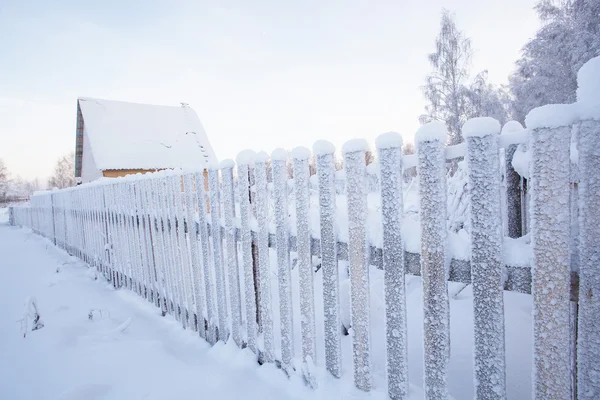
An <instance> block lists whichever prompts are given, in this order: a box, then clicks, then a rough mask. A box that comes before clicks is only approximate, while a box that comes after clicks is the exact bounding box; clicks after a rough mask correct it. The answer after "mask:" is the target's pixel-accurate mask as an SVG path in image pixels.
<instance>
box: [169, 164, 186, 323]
mask: <svg viewBox="0 0 600 400" xmlns="http://www.w3.org/2000/svg"><path fill="white" fill-rule="evenodd" d="M179 177H180V175H179V174H178V173H177V172H174V171H173V172H171V174H170V175H169V179H168V184H169V186H168V189H167V190H168V192H167V194H168V198H169V210H170V214H171V215H170V219H171V231H172V236H173V252H174V256H173V260H174V264H173V267H174V268H173V276H174V278H175V282H176V285H177V293H178V295H177V298H178V301H177V304H178V305H179V311H178V313H179V316H180V322H181V325H182V326H183V328H184V329H186V328H187V323H188V321H187V315H186V310H187V290H186V285H187V282H186V280H187V279H186V278H185V258H184V257H185V236H184V235H185V234H184V233H183V232H182V227H183V226H182V221H181V212H180V210H181V180H180V179H179Z"/></svg>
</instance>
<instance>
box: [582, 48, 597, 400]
mask: <svg viewBox="0 0 600 400" xmlns="http://www.w3.org/2000/svg"><path fill="white" fill-rule="evenodd" d="M577 82H578V85H579V87H578V89H577V107H578V112H579V116H580V118H581V119H582V121H581V124H580V127H579V134H578V140H579V143H578V145H577V147H578V151H579V164H578V166H579V249H580V262H579V321H578V328H577V335H578V337H577V374H578V376H577V391H578V398H579V399H597V398H600V379H599V378H598V377H599V376H600V364H599V363H598V360H599V359H600V346H599V345H598V343H600V320H599V318H598V315H600V274H598V265H600V250H598V243H599V242H600V214H599V213H598V210H599V209H600V196H599V195H598V193H600V174H598V171H600V157H599V154H600V153H599V152H598V139H600V95H599V94H600V57H596V58H593V59H591V60H590V61H588V62H587V63H585V64H584V65H583V67H581V69H580V70H579V73H578V75H577Z"/></svg>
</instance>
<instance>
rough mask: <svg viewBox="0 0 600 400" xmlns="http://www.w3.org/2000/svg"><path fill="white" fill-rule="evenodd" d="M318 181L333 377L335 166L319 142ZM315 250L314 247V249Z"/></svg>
mask: <svg viewBox="0 0 600 400" xmlns="http://www.w3.org/2000/svg"><path fill="white" fill-rule="evenodd" d="M313 152H314V154H315V156H316V158H317V160H316V164H317V175H318V178H319V213H320V215H319V219H320V228H321V240H320V246H319V251H320V256H321V268H322V269H323V293H322V294H323V315H324V319H325V321H324V322H325V368H327V370H328V371H329V372H330V373H331V375H333V376H334V377H336V378H340V377H341V375H342V347H341V334H340V330H341V326H342V323H341V321H340V279H339V271H338V258H337V253H338V251H337V237H336V231H335V190H336V189H335V185H336V181H335V164H334V152H335V148H334V147H333V145H332V144H331V143H329V142H326V141H318V142H316V143H315V144H314V146H313ZM314 247H317V246H314Z"/></svg>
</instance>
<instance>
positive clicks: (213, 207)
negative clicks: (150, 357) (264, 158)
mask: <svg viewBox="0 0 600 400" xmlns="http://www.w3.org/2000/svg"><path fill="white" fill-rule="evenodd" d="M208 183H209V186H210V221H211V225H210V226H211V230H210V231H211V235H212V239H213V242H212V243H213V247H212V253H213V261H214V263H213V264H214V269H215V283H214V284H215V285H216V287H217V314H218V316H219V333H218V339H219V340H222V341H224V342H226V341H227V339H228V338H229V326H228V319H229V318H228V313H227V299H226V296H225V268H224V265H223V238H222V236H221V207H220V205H221V201H220V195H219V170H218V169H217V167H214V168H209V169H208Z"/></svg>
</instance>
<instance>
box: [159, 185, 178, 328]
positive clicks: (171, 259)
mask: <svg viewBox="0 0 600 400" xmlns="http://www.w3.org/2000/svg"><path fill="white" fill-rule="evenodd" d="M167 188H168V177H167V176H166V174H165V175H164V176H163V177H162V179H161V180H160V182H159V191H160V195H161V209H162V220H163V231H164V235H165V245H166V255H167V277H168V281H169V288H170V291H171V312H172V313H173V314H174V316H175V319H177V321H179V319H180V316H181V315H180V313H179V308H178V307H179V300H178V297H179V296H178V293H179V289H178V287H177V279H176V276H175V262H176V261H175V255H174V254H175V253H174V250H173V249H174V247H173V243H174V242H173V234H174V231H175V228H174V223H173V219H172V218H171V215H170V212H169V200H168V197H169V193H170V191H169V190H168V189H167Z"/></svg>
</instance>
